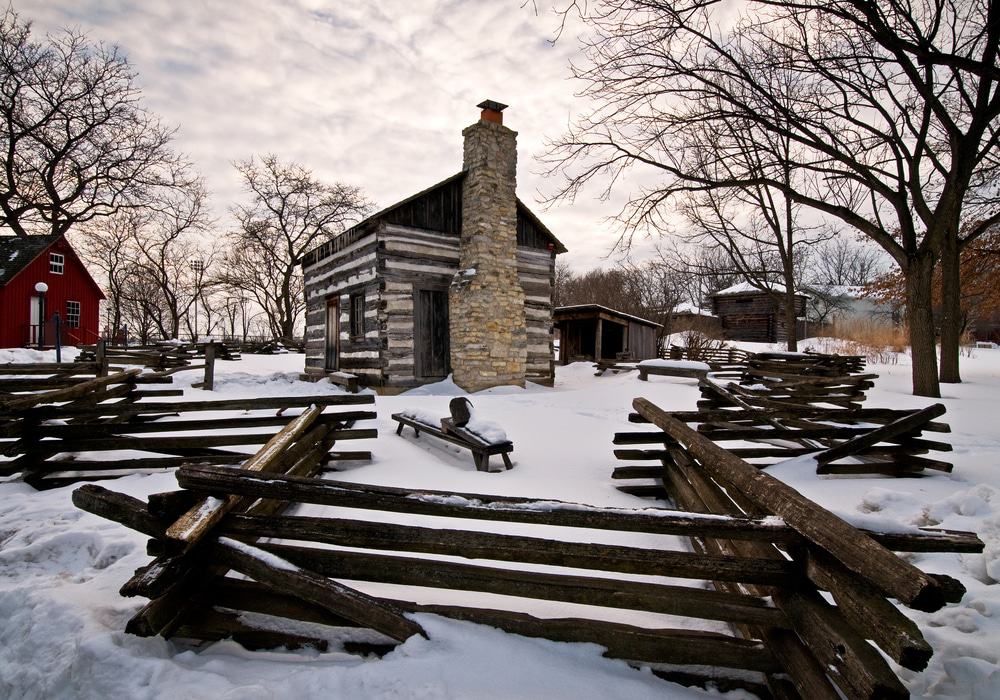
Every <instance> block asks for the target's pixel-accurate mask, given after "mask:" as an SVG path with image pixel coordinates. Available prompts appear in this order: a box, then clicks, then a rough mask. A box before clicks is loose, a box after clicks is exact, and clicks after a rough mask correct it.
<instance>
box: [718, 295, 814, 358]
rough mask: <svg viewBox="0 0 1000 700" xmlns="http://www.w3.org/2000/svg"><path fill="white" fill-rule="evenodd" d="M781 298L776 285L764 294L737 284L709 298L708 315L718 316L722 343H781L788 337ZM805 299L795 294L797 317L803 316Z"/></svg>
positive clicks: (782, 297) (793, 330)
mask: <svg viewBox="0 0 1000 700" xmlns="http://www.w3.org/2000/svg"><path fill="white" fill-rule="evenodd" d="M784 295H785V288H784V287H781V286H780V285H776V286H775V288H774V289H772V290H769V291H765V290H761V289H757V288H756V287H753V286H751V285H750V284H748V283H746V282H741V283H740V284H736V285H733V286H732V287H727V288H726V289H722V290H720V291H718V292H716V293H715V294H713V295H712V297H711V298H712V312H713V313H714V314H715V315H716V316H718V317H719V321H720V322H721V324H722V333H723V335H724V336H725V338H726V340H744V341H751V342H758V343H782V342H785V341H787V340H788V336H789V329H788V324H787V323H786V322H785V312H784V303H785V300H784ZM807 298H808V297H807V296H806V295H805V294H801V293H796V294H795V310H796V316H797V317H798V318H802V317H804V316H805V313H806V301H807ZM797 325H798V324H797ZM791 332H792V333H795V332H797V330H796V329H792V331H791Z"/></svg>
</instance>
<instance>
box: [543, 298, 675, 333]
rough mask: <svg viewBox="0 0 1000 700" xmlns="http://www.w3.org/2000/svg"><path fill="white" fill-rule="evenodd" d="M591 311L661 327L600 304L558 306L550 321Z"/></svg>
mask: <svg viewBox="0 0 1000 700" xmlns="http://www.w3.org/2000/svg"><path fill="white" fill-rule="evenodd" d="M588 311H592V312H593V313H594V315H595V316H596V315H597V314H599V313H605V314H610V315H612V316H617V317H619V318H625V319H628V320H629V321H635V322H636V323H642V324H645V325H647V326H651V327H653V328H662V327H663V326H662V325H661V324H659V323H656V322H654V321H650V320H648V319H645V318H640V317H639V316H633V315H632V314H627V313H624V312H622V311H618V310H617V309H612V308H610V307H607V306H602V305H601V304H575V305H573V306H560V307H558V308H556V309H553V310H552V320H553V321H558V320H559V318H558V317H559V316H560V315H569V314H578V313H581V312H588Z"/></svg>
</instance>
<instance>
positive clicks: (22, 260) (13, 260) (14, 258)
mask: <svg viewBox="0 0 1000 700" xmlns="http://www.w3.org/2000/svg"><path fill="white" fill-rule="evenodd" d="M60 238H62V234H59V233H53V234H50V235H48V236H26V237H23V236H0V285H4V284H7V283H8V282H10V281H11V280H12V279H14V276H15V275H17V273H18V272H20V271H21V270H23V269H24V268H26V267H27V266H28V265H29V264H31V261H32V260H34V259H35V258H37V257H38V256H39V255H41V254H42V252H43V251H44V250H45V249H46V248H48V247H49V246H50V245H52V244H53V243H55V242H56V241H58V240H59V239H60Z"/></svg>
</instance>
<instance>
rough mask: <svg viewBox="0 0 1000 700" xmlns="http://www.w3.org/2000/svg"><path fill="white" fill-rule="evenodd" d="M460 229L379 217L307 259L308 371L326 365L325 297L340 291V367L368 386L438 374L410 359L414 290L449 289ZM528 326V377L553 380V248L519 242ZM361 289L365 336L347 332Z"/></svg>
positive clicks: (410, 383) (407, 383)
mask: <svg viewBox="0 0 1000 700" xmlns="http://www.w3.org/2000/svg"><path fill="white" fill-rule="evenodd" d="M458 245H459V241H458V236H457V235H455V234H451V233H440V232H435V231H428V230H424V229H417V228H411V227H408V226H401V225H397V224H382V225H381V226H380V227H379V228H378V229H377V230H376V231H373V232H372V234H371V235H368V236H365V237H363V238H360V239H358V240H356V241H355V242H354V243H352V244H351V245H349V246H346V247H344V248H343V249H341V250H338V251H337V252H336V253H335V254H334V255H332V256H330V257H327V258H324V259H321V260H319V261H318V262H313V263H312V264H311V265H307V266H305V267H304V274H305V294H306V372H307V373H314V374H323V373H324V364H325V337H326V305H327V300H328V299H330V298H332V297H334V296H338V297H339V298H340V348H341V352H340V369H341V370H343V371H345V372H351V373H353V374H357V375H359V376H361V377H362V378H363V380H364V381H365V383H367V384H369V385H372V386H385V387H393V388H400V389H404V388H410V387H415V386H419V385H421V384H424V383H426V382H427V381H436V380H437V379H439V378H427V377H421V376H418V369H417V368H416V367H415V363H414V341H413V337H414V296H415V294H416V292H417V290H420V289H433V290H442V291H447V289H448V286H449V285H450V283H451V281H452V277H453V276H454V274H455V273H456V272H457V271H458V259H459V247H458ZM517 268H518V277H519V279H520V282H521V286H522V288H523V290H524V296H525V316H526V320H527V327H528V359H527V379H528V380H529V381H532V382H536V383H542V384H551V382H552V379H553V374H554V363H553V360H552V357H553V354H552V349H553V348H552V335H553V334H552V290H553V286H554V275H555V253H554V252H552V251H549V250H544V249H537V248H532V247H528V246H520V245H519V246H518V249H517ZM360 290H363V291H364V294H365V334H364V338H355V339H352V338H351V337H350V296H351V294H353V293H356V292H358V291H360Z"/></svg>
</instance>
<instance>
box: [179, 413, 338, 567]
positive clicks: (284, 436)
mask: <svg viewBox="0 0 1000 700" xmlns="http://www.w3.org/2000/svg"><path fill="white" fill-rule="evenodd" d="M322 412H323V407H322V406H312V407H310V408H308V409H306V411H304V412H303V413H302V414H301V415H299V416H298V417H297V418H295V420H293V421H292V422H291V423H289V424H288V425H287V426H285V427H284V428H282V429H281V431H279V432H278V433H276V434H275V435H274V437H272V438H271V439H270V440H269V441H268V442H267V444H265V445H264V446H263V447H262V448H261V449H260V450H259V451H258V452H257V453H256V454H254V455H253V456H252V457H250V459H248V460H247V461H246V462H244V463H243V466H242V467H241V469H240V471H241V472H244V473H248V472H264V471H267V470H268V469H269V468H270V467H271V465H272V464H274V463H275V462H277V461H278V460H279V459H280V457H281V455H282V453H283V452H284V451H285V450H287V449H288V448H289V447H290V446H291V445H292V443H293V442H295V440H297V439H298V438H299V437H300V436H301V435H302V434H303V433H304V432H305V431H306V430H307V429H308V428H309V426H310V425H312V423H313V422H314V421H315V420H316V418H317V416H319V414H320V413H322ZM238 501H239V499H238V498H237V497H236V496H228V497H227V498H225V499H218V498H214V497H209V498H205V499H203V500H202V501H201V502H200V503H197V504H195V505H194V506H192V507H191V510H189V511H188V512H187V513H185V514H184V515H182V516H181V517H180V518H178V519H177V521H176V522H175V523H174V524H173V525H171V526H170V527H169V528H167V532H166V535H167V537H168V538H170V539H173V540H177V541H179V542H183V543H185V545H186V546H188V547H190V546H191V545H193V544H196V543H197V542H198V541H199V540H201V539H202V538H203V537H204V536H205V535H206V534H207V533H208V532H209V531H210V530H211V529H212V527H213V526H214V525H215V524H216V523H218V522H219V520H221V519H222V516H224V515H225V514H226V513H228V512H229V511H230V510H231V509H232V508H233V506H235V505H236V503H237V502H238Z"/></svg>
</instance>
